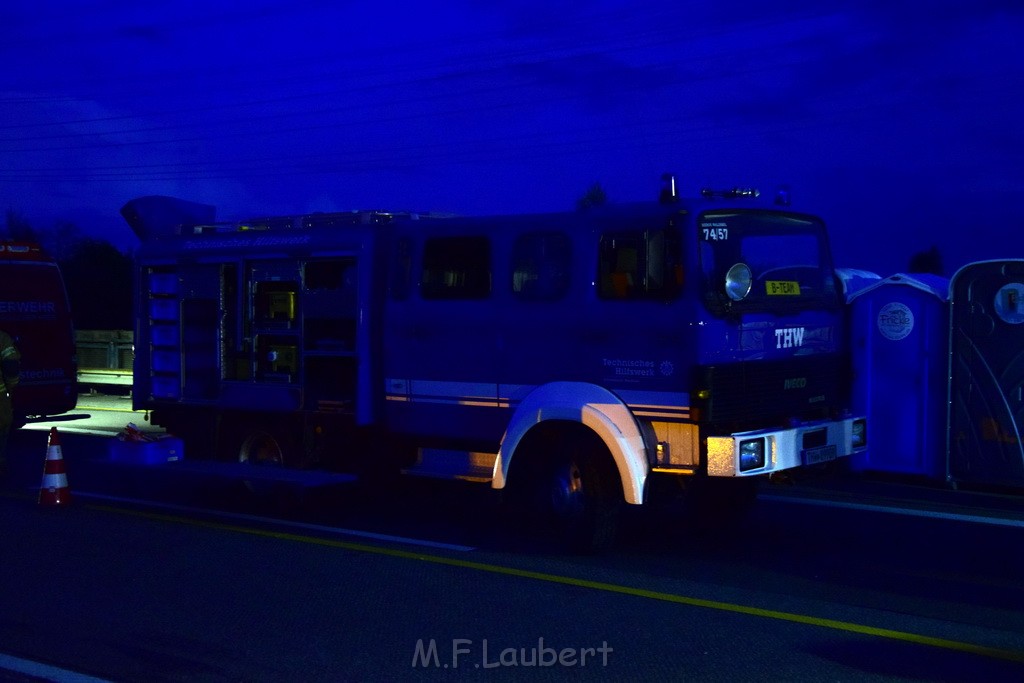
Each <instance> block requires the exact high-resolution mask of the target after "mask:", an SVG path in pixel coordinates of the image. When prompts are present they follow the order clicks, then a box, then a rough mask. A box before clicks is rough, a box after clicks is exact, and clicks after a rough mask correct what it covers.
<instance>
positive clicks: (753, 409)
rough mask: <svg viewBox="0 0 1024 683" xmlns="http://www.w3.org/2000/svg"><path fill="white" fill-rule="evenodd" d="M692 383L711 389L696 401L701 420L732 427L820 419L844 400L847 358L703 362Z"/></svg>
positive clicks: (833, 356) (827, 415) (746, 427)
mask: <svg viewBox="0 0 1024 683" xmlns="http://www.w3.org/2000/svg"><path fill="white" fill-rule="evenodd" d="M697 386H698V388H703V389H708V390H710V397H709V398H708V399H707V400H705V401H704V402H703V404H698V408H699V409H700V411H701V415H702V416H703V420H704V421H705V422H709V423H714V424H718V425H728V426H729V427H730V428H731V429H748V428H749V429H753V428H761V427H765V426H769V425H772V424H784V423H785V422H786V421H788V420H790V419H793V418H798V419H803V420H811V419H819V418H825V417H829V416H830V415H831V414H832V413H833V411H834V410H835V409H838V408H841V407H843V406H844V405H845V403H846V398H847V397H848V395H849V390H850V369H849V358H848V357H847V356H845V355H838V354H818V355H813V356H806V357H798V358H788V359H786V360H781V361H748V362H741V363H730V364H726V365H712V366H706V367H703V368H701V369H700V371H699V377H698V385H697Z"/></svg>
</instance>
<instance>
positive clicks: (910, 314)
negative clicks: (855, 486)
mask: <svg viewBox="0 0 1024 683" xmlns="http://www.w3.org/2000/svg"><path fill="white" fill-rule="evenodd" d="M848 301H849V305H850V307H851V311H850V320H851V325H850V334H851V348H852V356H853V357H852V365H853V371H854V381H853V408H854V410H855V411H857V412H858V413H860V414H863V415H866V416H867V418H868V449H867V451H866V452H864V453H860V454H855V455H854V456H852V457H851V459H850V468H851V469H852V470H853V471H873V472H889V473H898V474H908V475H923V476H926V477H938V478H945V474H946V433H945V425H946V398H947V393H948V381H947V379H948V376H947V370H948V363H949V306H948V301H949V279H948V278H944V277H941V276H938V275H930V274H919V273H914V274H903V273H901V274H896V275H891V276H889V277H886V278H882V279H880V280H878V281H877V282H875V283H873V284H869V285H868V286H866V287H864V288H862V289H860V290H859V291H857V292H854V293H853V294H852V295H851V296H850V297H849V299H848Z"/></svg>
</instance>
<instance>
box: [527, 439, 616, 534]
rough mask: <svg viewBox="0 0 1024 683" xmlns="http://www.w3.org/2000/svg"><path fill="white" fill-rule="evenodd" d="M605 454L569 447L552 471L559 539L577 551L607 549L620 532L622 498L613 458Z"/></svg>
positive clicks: (550, 494)
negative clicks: (615, 477) (611, 459)
mask: <svg viewBox="0 0 1024 683" xmlns="http://www.w3.org/2000/svg"><path fill="white" fill-rule="evenodd" d="M602 455H604V454H603V453H601V452H599V451H598V450H597V449H595V448H590V447H588V445H586V444H578V443H577V444H567V447H566V448H564V449H563V452H562V453H560V454H559V456H558V457H556V458H555V460H554V461H553V463H552V466H551V468H550V470H549V472H548V478H547V482H546V486H547V492H548V505H549V512H550V514H551V519H552V521H553V523H554V524H553V526H554V529H555V531H556V533H557V535H558V540H559V541H560V542H562V543H563V544H564V545H566V546H567V547H568V548H569V549H570V550H573V551H575V552H594V551H599V550H602V549H605V548H607V547H608V546H610V545H611V544H612V543H613V542H614V540H615V536H616V533H617V531H618V522H619V512H620V509H621V507H622V501H621V496H620V495H618V494H617V491H616V486H615V484H616V482H615V479H614V473H613V472H611V471H610V469H611V464H612V463H611V461H610V458H608V457H606V458H601V456H602ZM606 461H607V462H606Z"/></svg>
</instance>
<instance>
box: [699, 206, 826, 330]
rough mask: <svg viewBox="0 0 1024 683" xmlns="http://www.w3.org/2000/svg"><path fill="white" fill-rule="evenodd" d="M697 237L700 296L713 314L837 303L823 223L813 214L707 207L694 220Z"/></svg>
mask: <svg viewBox="0 0 1024 683" xmlns="http://www.w3.org/2000/svg"><path fill="white" fill-rule="evenodd" d="M697 239H698V240H699V242H700V261H701V269H702V271H703V276H704V299H705V302H706V304H707V306H708V309H709V310H710V311H711V312H712V313H714V314H716V315H726V314H728V313H740V312H755V311H770V312H788V311H794V310H803V309H809V308H832V307H835V306H838V304H839V297H838V292H837V289H836V282H835V276H834V270H833V267H832V262H831V259H830V257H829V251H828V243H827V239H826V236H825V227H824V225H823V224H822V222H821V221H820V220H818V219H816V218H811V217H808V216H802V215H795V214H787V213H781V212H774V211H734V212H708V213H704V214H701V215H700V216H699V217H698V219H697ZM744 266H745V267H744ZM727 282H728V286H727Z"/></svg>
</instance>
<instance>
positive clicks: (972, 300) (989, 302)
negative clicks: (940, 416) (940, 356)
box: [949, 259, 1024, 488]
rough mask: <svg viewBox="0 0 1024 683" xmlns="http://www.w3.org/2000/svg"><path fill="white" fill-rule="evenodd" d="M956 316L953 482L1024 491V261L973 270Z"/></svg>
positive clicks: (968, 269) (954, 304)
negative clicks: (1022, 488) (1023, 489)
mask: <svg viewBox="0 0 1024 683" xmlns="http://www.w3.org/2000/svg"><path fill="white" fill-rule="evenodd" d="M950 311H951V312H950V316H951V320H950V324H951V349H950V353H951V356H950V393H949V477H950V479H951V480H953V481H955V482H964V483H971V484H984V485H994V486H1008V487H1015V488H1016V487H1021V486H1024V443H1022V431H1024V259H1006V260H1000V261H979V262H977V263H969V264H967V265H965V266H964V267H963V268H961V269H960V270H958V271H957V272H956V273H955V274H954V275H953V279H952V281H951V283H950Z"/></svg>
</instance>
